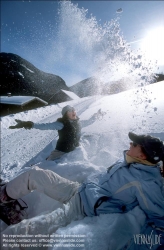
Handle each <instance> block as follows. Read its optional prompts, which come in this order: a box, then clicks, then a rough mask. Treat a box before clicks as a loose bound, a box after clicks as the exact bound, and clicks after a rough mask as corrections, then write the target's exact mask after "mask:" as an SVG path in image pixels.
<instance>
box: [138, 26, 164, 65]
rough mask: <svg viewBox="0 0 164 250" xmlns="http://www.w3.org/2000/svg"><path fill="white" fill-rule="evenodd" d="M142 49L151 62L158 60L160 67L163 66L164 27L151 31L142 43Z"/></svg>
mask: <svg viewBox="0 0 164 250" xmlns="http://www.w3.org/2000/svg"><path fill="white" fill-rule="evenodd" d="M141 49H142V50H143V52H144V53H145V55H146V57H147V58H148V59H149V60H157V63H158V65H163V64H164V27H159V28H157V29H154V30H151V31H149V32H148V33H147V35H146V37H145V38H144V40H143V42H142V45H141Z"/></svg>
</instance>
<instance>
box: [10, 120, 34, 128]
mask: <svg viewBox="0 0 164 250" xmlns="http://www.w3.org/2000/svg"><path fill="white" fill-rule="evenodd" d="M15 121H16V122H17V124H16V125H15V126H10V127H9V129H17V128H25V129H31V128H32V127H33V125H34V123H33V122H31V121H21V120H17V119H15Z"/></svg>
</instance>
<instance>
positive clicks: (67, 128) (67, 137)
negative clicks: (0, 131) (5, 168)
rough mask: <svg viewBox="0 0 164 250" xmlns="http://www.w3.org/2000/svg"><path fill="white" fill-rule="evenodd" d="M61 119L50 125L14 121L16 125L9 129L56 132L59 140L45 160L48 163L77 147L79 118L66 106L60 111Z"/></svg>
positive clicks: (79, 129) (70, 107)
mask: <svg viewBox="0 0 164 250" xmlns="http://www.w3.org/2000/svg"><path fill="white" fill-rule="evenodd" d="M61 113H62V117H61V118H58V119H57V121H55V122H52V123H33V122H32V121H21V120H17V119H16V120H15V121H16V122H17V124H16V125H15V126H10V127H9V128H10V129H17V128H25V129H31V128H35V129H41V130H58V135H59V139H58V140H57V144H56V148H55V150H53V151H52V152H51V154H50V155H49V156H48V157H47V158H46V160H48V161H53V160H55V159H58V158H60V157H61V156H62V155H64V154H65V153H69V152H71V151H73V150H74V149H75V148H76V147H78V146H79V141H80V135H81V124H80V121H79V117H78V116H77V115H76V111H75V109H74V108H73V107H72V106H70V105H67V106H65V107H63V109H62V112H61Z"/></svg>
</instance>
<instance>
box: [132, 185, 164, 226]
mask: <svg viewBox="0 0 164 250" xmlns="http://www.w3.org/2000/svg"><path fill="white" fill-rule="evenodd" d="M136 196H137V199H138V202H139V205H140V207H141V208H142V210H143V211H144V212H145V213H146V215H147V217H148V221H149V222H153V223H154V224H155V225H156V226H157V227H162V228H164V196H163V194H162V190H161V188H160V186H159V185H157V184H156V183H154V182H152V183H149V185H147V184H146V183H144V184H142V185H141V186H140V187H139V188H138V190H137V191H136Z"/></svg>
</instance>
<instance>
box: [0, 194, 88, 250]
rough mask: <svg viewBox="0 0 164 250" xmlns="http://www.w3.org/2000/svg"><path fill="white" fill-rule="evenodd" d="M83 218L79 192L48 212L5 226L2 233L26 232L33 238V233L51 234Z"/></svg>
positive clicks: (25, 233)
mask: <svg viewBox="0 0 164 250" xmlns="http://www.w3.org/2000/svg"><path fill="white" fill-rule="evenodd" d="M83 218H84V213H83V206H82V204H81V199H80V196H79V194H78V193H76V194H75V195H74V196H73V197H72V198H71V199H70V201H69V202H68V203H67V204H63V205H62V208H58V209H56V210H55V211H53V212H51V213H48V214H44V215H40V216H38V217H36V218H35V219H33V218H31V219H28V220H23V221H21V222H20V223H18V224H15V225H13V226H9V227H7V228H6V230H5V231H3V233H4V234H8V235H15V234H16V235H19V234H20V235H21V234H24V235H27V234H28V235H31V239H33V238H34V239H35V235H37V234H42V235H44V234H46V235H47V234H49V235H51V234H53V233H55V232H56V230H57V229H58V228H60V227H65V226H66V225H68V224H69V223H71V222H72V221H73V220H78V219H83ZM17 238H19V237H17ZM28 239H29V237H28ZM18 249H19V248H18ZM39 249H42V248H39ZM6 250H8V248H6ZM29 250H30V249H29ZM44 250H45V248H44Z"/></svg>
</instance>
